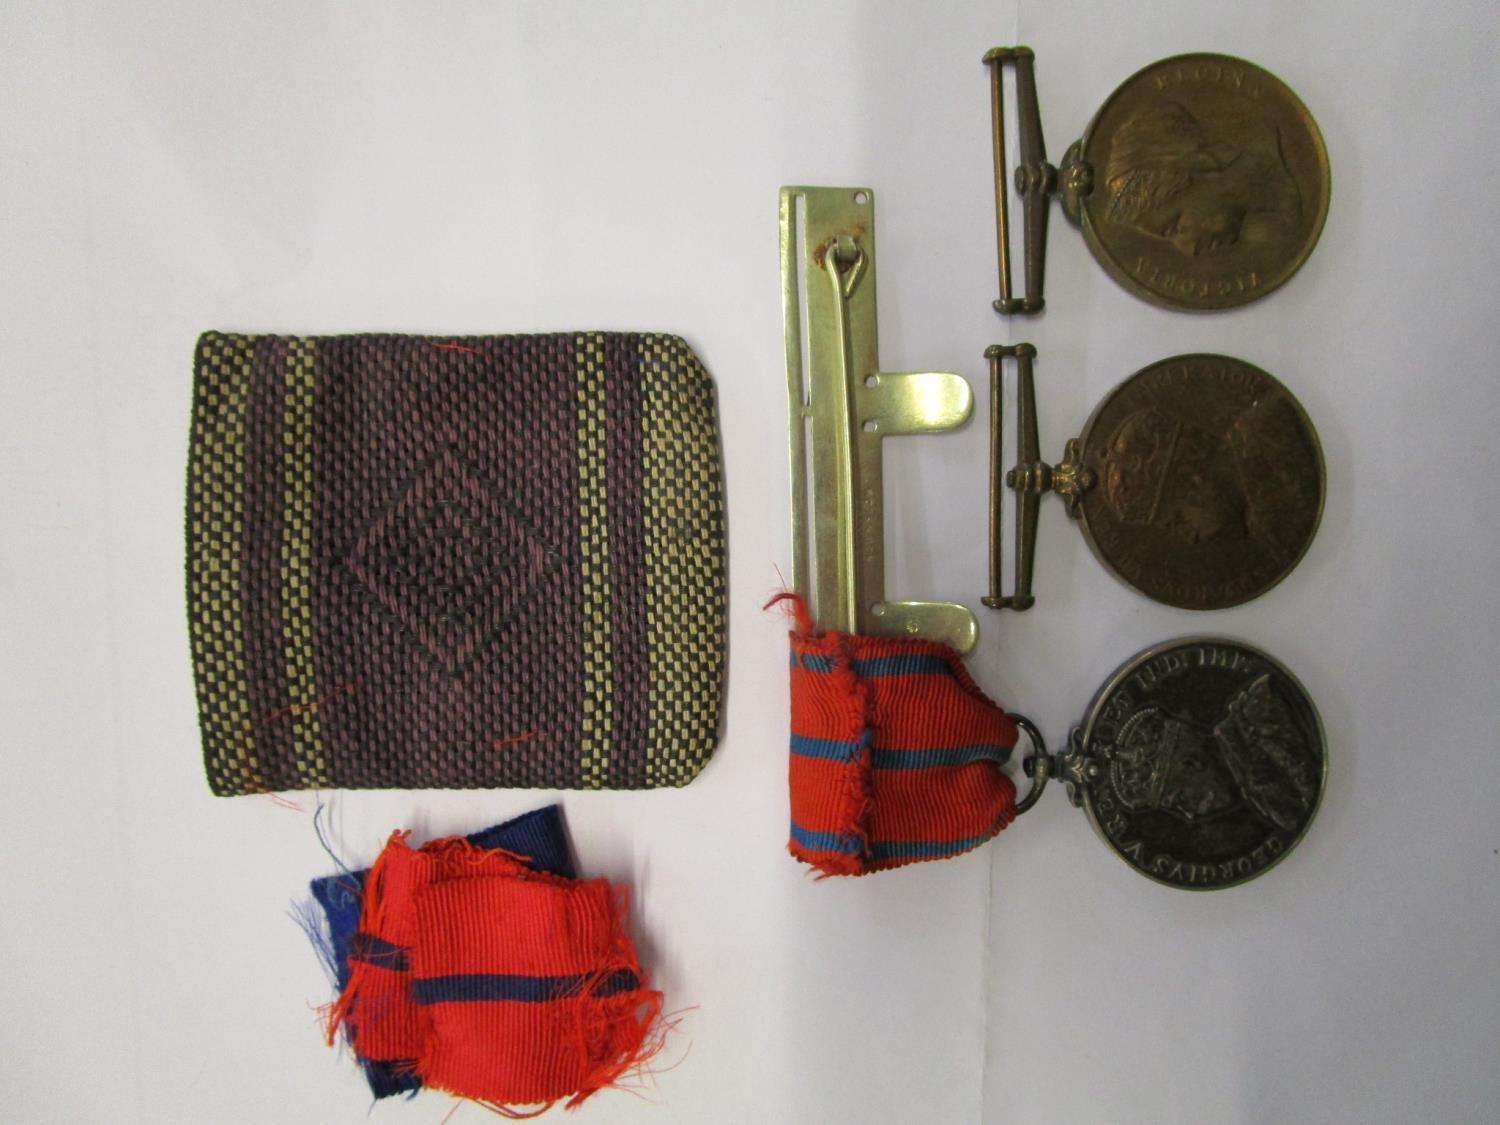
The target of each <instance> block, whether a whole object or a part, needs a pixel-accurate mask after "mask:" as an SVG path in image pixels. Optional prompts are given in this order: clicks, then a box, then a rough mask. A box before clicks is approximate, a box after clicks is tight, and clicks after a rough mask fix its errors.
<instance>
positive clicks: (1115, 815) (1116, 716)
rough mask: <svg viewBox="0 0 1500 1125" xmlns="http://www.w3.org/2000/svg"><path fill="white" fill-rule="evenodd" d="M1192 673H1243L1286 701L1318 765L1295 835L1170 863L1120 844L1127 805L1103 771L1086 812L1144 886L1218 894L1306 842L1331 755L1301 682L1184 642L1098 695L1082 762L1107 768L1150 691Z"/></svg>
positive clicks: (1139, 664)
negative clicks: (1264, 679) (1217, 856)
mask: <svg viewBox="0 0 1500 1125" xmlns="http://www.w3.org/2000/svg"><path fill="white" fill-rule="evenodd" d="M1195 669H1212V670H1218V671H1222V672H1227V673H1236V672H1238V673H1242V674H1243V676H1244V678H1245V679H1246V680H1250V679H1252V678H1254V677H1257V676H1263V675H1270V676H1272V677H1274V681H1273V682H1274V689H1275V690H1276V691H1277V692H1278V693H1280V694H1281V695H1282V696H1283V697H1288V696H1289V697H1290V699H1291V702H1292V703H1293V704H1294V705H1295V706H1294V713H1295V717H1296V718H1297V720H1298V728H1299V731H1300V733H1301V734H1302V736H1303V738H1304V740H1305V743H1306V746H1305V748H1306V749H1308V750H1309V751H1311V752H1312V753H1313V754H1314V755H1315V756H1316V759H1317V789H1316V793H1315V794H1314V796H1313V799H1312V801H1311V804H1310V806H1309V807H1308V808H1307V810H1306V812H1305V815H1304V816H1303V817H1302V819H1301V821H1300V823H1298V824H1297V826H1296V828H1295V830H1288V829H1285V828H1280V827H1276V826H1270V827H1269V830H1268V832H1267V834H1266V835H1265V836H1264V838H1263V839H1262V840H1261V841H1260V842H1259V843H1258V844H1257V845H1256V846H1255V847H1253V848H1251V849H1249V850H1248V851H1246V852H1244V853H1242V854H1239V855H1236V856H1233V857H1230V858H1228V859H1224V860H1218V861H1213V862H1202V861H1200V860H1196V859H1192V858H1189V857H1185V856H1180V855H1173V854H1172V853H1170V852H1168V851H1166V850H1163V849H1160V848H1158V847H1156V846H1155V845H1153V844H1152V843H1151V842H1150V841H1148V840H1146V839H1145V838H1144V837H1141V836H1138V837H1136V838H1133V839H1131V838H1122V836H1123V832H1122V828H1124V827H1126V826H1128V824H1129V821H1128V819H1127V818H1126V817H1125V816H1124V814H1123V811H1122V810H1123V809H1124V801H1123V799H1122V798H1121V797H1120V796H1119V794H1118V793H1117V792H1115V790H1114V788H1113V783H1112V782H1111V780H1110V775H1109V771H1108V769H1107V768H1101V769H1100V770H1099V771H1098V773H1097V776H1096V779H1095V780H1094V781H1092V782H1091V783H1089V784H1088V785H1086V786H1085V787H1084V790H1083V807H1084V810H1085V812H1086V814H1087V816H1088V819H1089V823H1090V824H1091V825H1092V826H1093V828H1094V830H1095V831H1096V832H1097V833H1098V834H1099V836H1100V838H1101V839H1102V840H1104V842H1105V843H1106V844H1108V845H1109V847H1110V849H1111V850H1112V851H1114V852H1115V854H1116V855H1117V856H1119V857H1120V859H1121V860H1123V861H1124V862H1125V863H1126V864H1128V865H1129V866H1130V867H1132V868H1133V869H1134V870H1136V871H1137V872H1139V873H1140V874H1142V875H1145V876H1146V877H1147V878H1149V879H1152V880H1154V881H1156V882H1158V883H1162V884H1164V885H1166V886H1169V887H1175V888H1178V889H1182V890H1219V889H1224V888H1227V887H1232V886H1237V885H1239V884H1241V883H1245V882H1247V881H1249V880H1251V879H1253V878H1255V877H1256V876H1259V875H1263V874H1264V873H1265V872H1267V871H1269V870H1270V869H1271V868H1272V867H1274V866H1276V864H1277V863H1279V862H1280V861H1281V860H1282V859H1284V858H1285V857H1286V856H1287V855H1288V854H1289V853H1290V852H1291V851H1292V850H1293V849H1294V848H1295V847H1296V846H1297V844H1298V843H1300V842H1301V840H1302V839H1303V837H1304V836H1305V835H1306V834H1307V830H1308V828H1309V827H1310V826H1311V824H1312V822H1313V820H1314V818H1315V817H1316V816H1317V812H1318V809H1319V807H1320V806H1321V804H1322V799H1323V792H1324V789H1325V788H1326V785H1327V777H1328V754H1327V745H1326V741H1325V739H1324V734H1323V727H1322V720H1321V718H1320V716H1319V715H1318V711H1317V708H1316V706H1315V705H1314V704H1313V701H1312V698H1311V697H1310V696H1309V695H1308V693H1307V690H1306V689H1305V688H1304V687H1303V686H1302V684H1301V682H1300V681H1298V680H1297V678H1296V677H1295V676H1294V675H1293V674H1292V673H1291V672H1290V671H1289V670H1288V669H1287V668H1286V667H1285V666H1284V665H1282V664H1281V663H1280V662H1279V661H1277V660H1276V659H1275V658H1273V657H1271V656H1269V655H1268V654H1266V653H1264V652H1262V651H1260V650H1259V649H1256V648H1253V647H1251V646H1249V645H1246V644H1242V643H1240V642H1237V641H1231V640H1228V639H1225V638H1220V637H1189V638H1183V639H1181V640H1177V641H1172V642H1168V643H1166V644H1163V645H1159V646H1155V647H1153V648H1150V649H1147V650H1145V651H1144V652H1141V653H1139V654H1137V655H1136V656H1134V657H1132V658H1131V659H1130V660H1128V661H1127V662H1126V663H1125V664H1123V665H1122V666H1121V667H1120V668H1119V669H1118V670H1117V671H1116V672H1115V673H1114V674H1113V675H1112V676H1111V677H1110V678H1109V679H1108V680H1107V681H1105V683H1104V684H1103V685H1102V686H1101V687H1100V688H1099V691H1098V692H1097V693H1096V695H1095V697H1094V700H1093V702H1092V703H1091V704H1090V706H1089V711H1088V715H1087V718H1086V719H1085V721H1084V725H1083V734H1082V744H1083V750H1084V753H1085V755H1086V756H1088V757H1090V758H1093V759H1094V760H1096V761H1098V762H1099V763H1100V765H1101V766H1107V764H1108V762H1109V760H1110V757H1111V751H1112V750H1113V749H1114V746H1115V743H1116V740H1117V739H1118V738H1119V737H1120V730H1121V727H1122V726H1123V725H1124V723H1125V721H1126V720H1127V717H1128V715H1129V713H1130V712H1131V711H1132V709H1133V708H1134V707H1136V706H1137V705H1140V704H1142V703H1144V701H1145V700H1146V699H1148V698H1150V692H1151V689H1152V687H1153V686H1155V685H1158V684H1160V683H1161V682H1163V681H1165V680H1166V679H1168V678H1171V677H1176V676H1179V675H1181V674H1183V673H1186V672H1191V671H1193V670H1195Z"/></svg>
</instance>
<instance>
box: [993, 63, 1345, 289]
mask: <svg viewBox="0 0 1500 1125" xmlns="http://www.w3.org/2000/svg"><path fill="white" fill-rule="evenodd" d="M985 58H986V61H987V62H988V63H990V64H991V70H992V77H991V89H992V101H993V104H994V120H995V130H994V133H995V140H996V155H995V161H996V173H997V183H996V205H997V221H998V222H999V224H1000V225H999V226H998V228H997V229H998V232H999V254H1000V277H1001V290H1002V296H1001V300H1000V301H998V302H996V308H997V309H999V311H1001V312H1005V313H1011V312H1035V311H1038V310H1040V309H1041V308H1042V305H1043V301H1042V294H1041V288H1042V268H1041V267H1042V262H1041V259H1042V255H1043V254H1044V252H1045V239H1046V208H1047V204H1048V197H1049V196H1050V195H1051V194H1053V193H1054V192H1055V193H1057V194H1059V195H1060V196H1061V197H1062V202H1063V210H1064V212H1065V213H1066V214H1067V215H1068V217H1069V218H1070V219H1072V220H1073V221H1074V222H1075V223H1077V224H1078V225H1079V226H1080V227H1081V228H1082V230H1083V235H1084V239H1085V240H1086V242H1087V243H1088V246H1089V249H1090V250H1091V251H1092V252H1093V254H1094V257H1096V258H1097V259H1099V261H1100V263H1101V264H1102V265H1103V266H1104V268H1105V269H1107V270H1108V271H1109V273H1110V274H1111V276H1113V277H1114V278H1115V279H1116V280H1117V281H1119V282H1120V283H1121V284H1122V285H1124V286H1125V287H1126V288H1127V289H1129V290H1130V291H1131V292H1133V293H1136V294H1138V295H1139V296H1141V297H1144V298H1146V299H1147V300H1150V301H1154V302H1156V303H1157V304H1161V305H1167V306H1170V307H1172V308H1179V309H1190V310H1200V309H1223V308H1230V307H1232V306H1235V305H1242V304H1244V303H1246V302H1247V301H1253V300H1255V299H1256V298H1257V297H1261V296H1264V295H1265V294H1267V293H1269V292H1271V291H1272V290H1274V289H1276V288H1277V287H1278V286H1280V285H1281V284H1283V283H1284V282H1285V281H1286V280H1287V279H1288V278H1289V277H1291V276H1292V274H1294V273H1296V272H1297V269H1298V268H1299V267H1300V266H1301V265H1302V263H1303V262H1304V261H1306V260H1307V256H1308V255H1309V254H1310V253H1312V249H1313V246H1314V245H1315V244H1316V243H1317V241H1318V235H1319V234H1320V233H1321V232H1322V230H1323V221H1324V219H1325V218H1326V217H1327V214H1328V199H1329V167H1328V153H1327V151H1326V149H1325V148H1324V146H1323V137H1322V134H1321V133H1319V131H1318V126H1317V123H1316V122H1315V121H1314V120H1313V118H1312V115H1311V114H1310V113H1309V112H1308V110H1307V107H1306V106H1304V105H1303V104H1302V102H1301V100H1300V99H1298V97H1297V95H1296V94H1294V93H1293V92H1292V91H1291V89H1290V88H1288V87H1287V86H1286V84H1285V83H1283V82H1282V81H1281V80H1280V79H1278V78H1277V77H1276V76H1275V75H1273V74H1271V73H1269V72H1268V71H1265V70H1262V69H1261V68H1260V67H1258V66H1255V65H1254V64H1253V63H1248V62H1245V61H1244V60H1242V59H1236V58H1232V57H1230V56H1228V55H1214V54H1192V55H1177V56H1174V57H1173V58H1169V59H1163V60H1161V61H1160V62H1156V63H1152V64H1151V65H1150V66H1148V67H1146V68H1145V69H1143V70H1140V71H1138V72H1137V73H1136V74H1134V75H1132V76H1131V77H1130V78H1128V79H1126V80H1125V82H1124V83H1123V84H1121V85H1120V87H1119V88H1118V89H1117V90H1115V92H1114V93H1113V94H1111V95H1110V97H1109V98H1108V100H1106V101H1105V103H1104V105H1103V106H1102V107H1101V108H1100V110H1099V112H1098V113H1097V114H1095V116H1094V119H1093V121H1092V122H1091V123H1090V124H1089V127H1088V128H1087V129H1086V130H1085V132H1084V134H1083V137H1082V139H1081V140H1079V141H1077V142H1076V143H1075V144H1073V145H1072V146H1070V147H1069V149H1068V150H1067V152H1066V154H1065V155H1064V157H1063V160H1062V164H1061V165H1060V166H1059V167H1056V168H1054V167H1053V166H1052V165H1050V164H1048V163H1047V161H1046V156H1045V150H1044V147H1043V144H1042V141H1041V119H1040V115H1039V113H1038V111H1037V108H1036V87H1035V78H1034V74H1033V65H1034V64H1033V58H1032V55H1031V52H1030V51H1028V50H1027V49H1026V48H1024V47H1016V48H996V49H995V50H994V51H991V52H990V53H989V54H988V55H986V56H985ZM1006 62H1010V63H1013V64H1014V65H1015V67H1016V77H1017V85H1018V90H1019V97H1020V102H1021V112H1020V125H1021V152H1022V162H1021V165H1020V167H1018V168H1017V169H1016V190H1017V192H1018V193H1019V194H1020V195H1021V197H1022V202H1023V204H1024V206H1025V211H1026V255H1027V258H1026V290H1027V295H1026V298H1025V300H1020V299H1016V298H1013V297H1012V296H1011V295H1010V262H1009V233H1008V229H1007V225H1008V224H1007V223H1006V222H1005V216H1006V213H1007V206H1006V188H1005V185H1004V183H1003V176H1004V154H1003V151H1002V150H1003V147H1004V146H1003V141H1004V124H1003V121H1004V118H1003V106H1002V105H1001V102H1000V97H1001V95H1000V94H999V82H1000V79H999V71H1000V66H1001V65H1003V64H1004V63H1006Z"/></svg>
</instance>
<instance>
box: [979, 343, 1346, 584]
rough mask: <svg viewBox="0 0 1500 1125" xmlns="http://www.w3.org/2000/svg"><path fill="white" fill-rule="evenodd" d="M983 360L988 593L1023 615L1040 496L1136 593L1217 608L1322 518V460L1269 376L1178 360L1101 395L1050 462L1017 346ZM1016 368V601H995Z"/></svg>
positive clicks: (1027, 368)
mask: <svg viewBox="0 0 1500 1125" xmlns="http://www.w3.org/2000/svg"><path fill="white" fill-rule="evenodd" d="M986 355H987V356H988V358H989V360H990V370H991V400H992V403H993V404H995V405H994V406H993V407H992V424H993V432H992V435H991V438H992V442H991V458H992V462H991V465H992V468H991V476H990V484H991V491H990V500H991V513H990V520H991V522H990V552H991V557H990V567H991V570H990V574H991V579H990V584H991V591H990V596H989V597H986V598H985V599H984V601H985V604H986V605H989V606H991V607H993V608H1011V609H1026V608H1028V607H1029V606H1031V605H1032V604H1033V602H1034V598H1033V597H1032V590H1031V587H1032V580H1033V571H1034V556H1035V551H1036V524H1037V512H1038V505H1039V502H1040V501H1039V498H1040V496H1041V494H1042V493H1044V492H1047V491H1053V492H1056V493H1058V494H1059V495H1060V496H1062V497H1063V499H1064V500H1065V501H1066V503H1067V508H1068V512H1069V514H1071V515H1072V516H1073V517H1074V518H1076V519H1077V520H1078V523H1079V526H1080V528H1081V529H1082V531H1083V535H1084V538H1085V539H1086V540H1087V541H1088V544H1089V546H1090V547H1091V548H1092V549H1093V552H1094V554H1095V555H1096V556H1097V557H1098V558H1099V560H1100V561H1101V562H1102V563H1103V564H1104V565H1105V567H1106V568H1108V569H1109V570H1110V571H1111V572H1112V573H1114V574H1115V575H1117V576H1118V577H1119V578H1120V579H1121V580H1123V581H1124V582H1126V583H1127V584H1128V585H1130V586H1132V587H1134V588H1135V589H1136V590H1138V591H1140V592H1141V593H1143V594H1145V595H1146V596H1147V597H1150V598H1153V599H1155V600H1156V601H1159V602H1163V603H1165V604H1167V605H1172V606H1177V607H1180V608H1183V609H1223V608H1226V607H1228V606H1233V605H1239V604H1240V603H1242V602H1246V601H1249V600H1250V599H1252V598H1255V597H1258V596H1259V595H1261V594H1263V593H1265V592H1266V591H1267V590H1269V589H1270V588H1271V587H1273V586H1275V585H1276V584H1277V583H1278V582H1280V581H1281V580H1282V579H1283V578H1285V577H1286V576H1287V574H1289V573H1290V572H1291V571H1292V569H1293V568H1294V567H1295V566H1296V565H1297V563H1298V562H1299V561H1300V560H1301V558H1302V556H1303V555H1304V554H1305V553H1306V551H1307V549H1308V546H1309V545H1310V544H1311V543H1312V539H1313V535H1314V533H1315V532H1316V531H1317V528H1318V521H1319V519H1320V517H1321V515H1322V511H1323V494H1324V472H1323V454H1322V451H1321V448H1320V447H1319V444H1318V435H1317V431H1316V430H1314V429H1313V425H1312V422H1311V420H1310V419H1309V418H1308V416H1307V413H1306V411H1304V410H1303V409H1302V405H1301V404H1300V403H1299V402H1298V401H1297V399H1296V398H1295V397H1294V396H1293V395H1292V393H1291V391H1289V390H1287V388H1286V387H1285V386H1283V385H1282V383H1281V382H1280V381H1279V380H1278V379H1277V378H1276V377H1275V376H1273V375H1271V374H1270V373H1269V372H1266V371H1262V370H1261V369H1260V368H1258V367H1256V366H1254V365H1253V364H1250V363H1246V362H1245V361H1244V360H1240V359H1234V358H1232V357H1229V356H1222V355H1207V354H1198V355H1179V356H1173V357H1171V358H1170V359H1163V360H1160V361H1158V362H1156V363H1153V364H1150V365H1149V366H1147V367H1145V368H1142V369H1141V370H1140V371H1137V372H1136V373H1135V374H1134V375H1132V376H1131V377H1130V378H1128V379H1126V380H1125V382H1123V383H1121V384H1120V385H1119V386H1118V387H1116V388H1115V389H1114V390H1113V391H1111V392H1110V393H1109V394H1108V395H1107V396H1106V397H1105V398H1104V401H1103V402H1101V403H1100V404H1099V406H1098V407H1097V408H1096V409H1095V410H1094V412H1093V415H1092V416H1091V417H1090V418H1089V420H1088V421H1087V422H1086V423H1085V425H1084V427H1083V431H1082V433H1081V434H1080V435H1079V436H1078V437H1077V438H1075V439H1074V440H1072V441H1070V442H1068V445H1067V450H1066V453H1065V454H1064V459H1063V461H1061V462H1060V463H1058V464H1056V465H1048V464H1046V463H1044V462H1042V461H1041V460H1040V457H1039V454H1038V442H1037V433H1036V403H1035V382H1034V374H1033V360H1034V358H1035V356H1036V349H1035V348H1033V347H1031V345H1029V344H1018V345H1003V346H1002V345H997V346H995V347H992V348H990V349H989V351H988V352H987V353H986ZM1007 357H1014V358H1015V360H1016V363H1017V372H1018V388H1017V397H1018V399H1019V404H1020V409H1019V411H1018V413H1019V415H1020V418H1019V426H1020V431H1021V433H1020V441H1019V446H1020V459H1019V463H1018V464H1017V465H1016V466H1015V467H1014V468H1013V469H1011V470H1010V471H1009V473H1007V474H1006V476H1005V483H1006V484H1007V485H1008V486H1009V488H1010V489H1011V490H1013V491H1014V492H1015V493H1016V495H1017V514H1016V533H1017V539H1016V552H1015V557H1016V579H1015V581H1016V592H1015V594H1013V595H1011V596H1009V597H1001V596H1000V595H999V590H998V586H999V574H1000V538H1001V533H1000V527H1001V518H1002V517H1001V507H1002V504H1003V493H1002V491H1001V489H1000V472H999V468H998V463H999V456H1000V440H1001V438H1000V430H1001V425H1000V423H1001V419H1000V418H999V407H998V403H999V402H1000V392H1001V370H1000V367H1001V362H1002V360H1003V359H1005V358H1007Z"/></svg>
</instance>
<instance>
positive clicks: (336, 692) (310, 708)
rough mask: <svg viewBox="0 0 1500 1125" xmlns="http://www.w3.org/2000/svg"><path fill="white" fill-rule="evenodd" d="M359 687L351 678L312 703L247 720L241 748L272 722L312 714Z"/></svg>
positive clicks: (285, 708)
mask: <svg viewBox="0 0 1500 1125" xmlns="http://www.w3.org/2000/svg"><path fill="white" fill-rule="evenodd" d="M358 687H359V684H358V683H357V682H356V681H354V680H350V681H349V682H348V683H347V684H342V685H341V686H339V687H336V688H334V689H333V690H332V691H330V692H329V693H328V694H327V695H323V696H319V697H318V698H317V699H314V700H313V701H312V702H311V703H288V704H287V705H286V706H285V707H278V708H277V709H276V710H274V711H272V712H271V713H270V714H269V715H267V716H266V717H265V718H264V719H262V720H261V721H260V722H258V723H251V722H246V723H245V727H244V729H243V730H241V731H240V749H241V750H248V749H249V748H250V747H249V743H250V736H251V735H253V734H254V733H255V732H256V731H258V730H264V729H265V728H266V727H268V726H270V725H271V724H272V723H275V722H279V721H280V720H282V719H285V718H289V717H290V716H292V715H311V714H312V713H313V712H315V711H317V710H318V709H319V708H320V707H323V706H325V705H326V704H329V703H332V702H333V701H334V700H336V699H341V698H343V697H344V696H346V695H353V694H354V692H355V690H356V689H357V688H358ZM298 811H299V812H300V811H301V809H298Z"/></svg>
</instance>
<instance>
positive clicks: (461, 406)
mask: <svg viewBox="0 0 1500 1125" xmlns="http://www.w3.org/2000/svg"><path fill="white" fill-rule="evenodd" d="M720 482H721V473H720V457H719V442H718V428H717V419H716V410H715V402H714V390H713V383H712V380H711V379H710V378H709V375H708V373H707V372H706V371H705V370H704V369H703V366H702V365H701V364H700V363H699V362H698V360H697V358H696V357H695V356H694V355H693V353H692V351H691V349H689V348H688V346H687V345H686V344H685V343H684V342H683V341H682V340H680V339H678V338H677V337H675V336H664V335H653V334H637V333H601V332H593V333H581V334H557V335H545V336H483V337H460V338H449V337H425V336H380V335H363V336H324V337H289V336H244V335H231V334H224V333H217V332H209V333H206V334H205V335H204V336H203V337H202V338H201V339H200V340H199V342H198V348H197V355H196V368H195V380H194V396H193V422H192V435H191V444H190V453H189V465H188V480H187V595H188V620H189V630H190V635H191V644H192V656H193V669H194V676H195V680H196V684H197V694H198V708H199V720H200V727H201V729H202V740H203V758H204V765H205V768H206V772H207V775H208V782H209V785H210V787H211V788H212V789H213V791H214V792H215V793H217V794H220V795H233V794H242V793H258V792H267V791H275V790H286V789H302V788H324V787H344V788H431V787H443V788H491V787H546V788H585V789H600V788H617V789H633V788H651V787H656V786H667V785H684V784H686V783H687V782H688V781H690V780H692V778H693V777H694V776H695V775H696V774H697V772H698V771H699V770H700V769H701V768H702V767H703V765H704V763H705V762H706V761H707V760H708V757H709V755H710V754H711V753H712V751H713V748H714V744H715V742H716V740H717V731H718V721H719V707H720V696H721V685H722V683H723V677H724V667H725V643H726V611H725V573H724V571H725V562H724V503H723V496H722V489H721V483H720Z"/></svg>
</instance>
